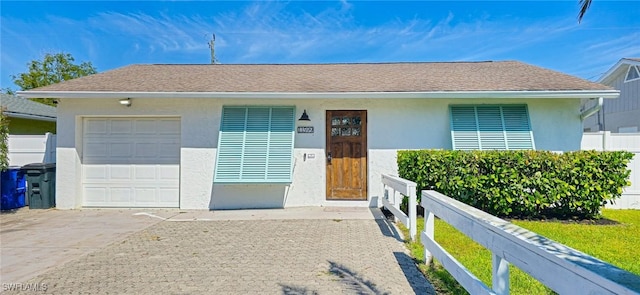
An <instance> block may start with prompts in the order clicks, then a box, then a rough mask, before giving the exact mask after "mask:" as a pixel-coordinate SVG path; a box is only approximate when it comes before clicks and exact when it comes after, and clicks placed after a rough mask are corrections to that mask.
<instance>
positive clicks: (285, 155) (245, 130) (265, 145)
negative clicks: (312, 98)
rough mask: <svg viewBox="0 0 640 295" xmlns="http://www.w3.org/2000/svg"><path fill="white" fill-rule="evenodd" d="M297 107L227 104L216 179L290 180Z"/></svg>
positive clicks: (249, 181)
mask: <svg viewBox="0 0 640 295" xmlns="http://www.w3.org/2000/svg"><path fill="white" fill-rule="evenodd" d="M294 116H295V109H294V108H293V107H224V108H223V109H222V122H221V125H220V135H219V138H218V156H217V158H216V168H215V169H216V170H215V175H214V182H221V183H290V182H291V172H292V163H293V139H294V135H295V134H294V124H295V121H294Z"/></svg>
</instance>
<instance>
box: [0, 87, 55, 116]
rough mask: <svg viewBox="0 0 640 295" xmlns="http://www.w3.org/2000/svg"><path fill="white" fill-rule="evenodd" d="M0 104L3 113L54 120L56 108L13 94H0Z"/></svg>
mask: <svg viewBox="0 0 640 295" xmlns="http://www.w3.org/2000/svg"><path fill="white" fill-rule="evenodd" d="M0 105H1V106H2V109H3V110H4V113H5V115H7V116H8V117H13V118H23V119H31V120H39V121H49V122H55V121H56V116H57V115H56V113H57V111H56V108H55V107H52V106H48V105H46V104H42V103H39V102H35V101H31V100H28V99H26V98H22V97H17V96H14V95H8V94H1V97H0Z"/></svg>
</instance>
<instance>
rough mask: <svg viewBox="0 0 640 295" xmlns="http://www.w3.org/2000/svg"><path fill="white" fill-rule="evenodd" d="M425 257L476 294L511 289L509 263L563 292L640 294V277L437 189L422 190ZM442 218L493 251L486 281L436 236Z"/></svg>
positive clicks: (504, 294)
mask: <svg viewBox="0 0 640 295" xmlns="http://www.w3.org/2000/svg"><path fill="white" fill-rule="evenodd" d="M421 205H422V207H424V224H425V226H424V231H423V232H422V233H421V235H420V239H421V241H422V244H423V245H424V249H425V256H424V257H425V262H426V263H429V262H430V261H431V259H432V258H436V259H437V260H438V261H439V262H440V263H441V264H442V266H443V267H444V268H445V269H446V270H447V271H448V272H449V273H450V274H451V275H452V276H453V277H454V278H455V279H456V280H457V281H458V282H459V283H460V285H462V287H464V288H465V289H466V290H467V291H468V292H469V293H470V294H472V295H476V294H499V295H507V294H509V264H512V265H513V266H515V267H517V268H519V269H521V270H522V271H524V272H526V273H528V274H529V275H531V276H532V277H534V278H535V279H537V280H538V281H540V282H541V283H543V284H544V285H545V286H547V287H549V288H551V289H552V290H553V291H555V292H557V293H558V294H611V295H613V294H629V295H631V294H640V277H638V276H637V275H635V274H633V273H630V272H627V271H625V270H622V269H620V268H617V267H615V266H613V265H611V264H609V263H606V262H604V261H602V260H599V259H597V258H594V257H592V256H589V255H587V254H585V253H582V252H580V251H578V250H575V249H572V248H569V247H567V246H565V245H563V244H559V243H556V242H554V241H552V240H549V239H547V238H545V237H543V236H540V235H538V234H536V233H534V232H531V231H529V230H526V229H524V228H521V227H519V226H516V225H514V224H512V223H510V222H507V221H505V220H503V219H500V218H498V217H495V216H493V215H490V214H488V213H486V212H483V211H480V210H478V209H476V208H473V207H471V206H469V205H466V204H463V203H461V202H459V201H457V200H454V199H452V198H450V197H447V196H445V195H443V194H441V193H438V192H436V191H432V190H424V191H422V201H421ZM436 216H437V217H439V218H440V219H441V220H443V221H444V222H446V223H448V224H450V225H452V226H453V227H455V228H456V229H458V230H459V231H460V232H462V233H463V234H465V235H467V236H468V237H470V238H471V239H473V240H474V241H476V242H478V244H480V245H482V246H484V247H485V248H487V249H488V250H490V251H491V253H492V255H491V256H492V269H493V271H492V284H491V287H489V286H487V285H486V284H484V283H483V282H482V281H481V280H479V279H478V278H477V277H476V276H475V275H474V274H473V273H471V272H470V271H469V270H468V269H467V268H466V267H465V266H464V265H462V264H461V263H460V262H458V260H456V258H455V257H453V256H452V255H451V254H449V252H447V250H446V249H444V248H443V247H442V246H441V245H440V244H438V242H437V241H436V239H435V236H434V218H435V217H436Z"/></svg>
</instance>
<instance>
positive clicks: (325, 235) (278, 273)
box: [8, 219, 432, 294]
mask: <svg viewBox="0 0 640 295" xmlns="http://www.w3.org/2000/svg"><path fill="white" fill-rule="evenodd" d="M406 253H407V252H406V249H405V248H404V246H403V244H402V242H401V241H400V240H399V239H398V237H397V233H395V229H394V227H393V226H390V225H389V223H387V221H386V220H384V219H375V220H374V219H366V220H349V219H306V220H296V219H281V220H217V221H161V222H158V223H156V224H154V225H151V226H150V227H147V228H146V229H143V230H141V231H139V232H136V233H134V234H132V235H130V236H128V237H127V238H126V239H124V240H120V241H116V242H114V243H112V244H110V245H108V246H106V247H105V248H102V249H100V250H97V251H95V252H92V253H90V254H88V255H85V256H82V257H79V258H78V259H76V260H73V261H70V262H67V263H66V264H64V265H61V266H59V267H57V268H53V269H51V270H49V271H48V272H46V273H44V274H41V275H38V276H36V277H34V278H32V279H30V280H28V281H27V282H23V283H24V285H27V286H31V287H32V286H46V291H45V292H39V293H51V294H80V293H82V294H108V293H111V294H413V293H420V294H428V293H431V292H432V291H431V288H430V285H429V283H428V282H427V281H426V280H425V279H424V277H423V276H422V275H421V274H420V272H419V271H418V270H417V269H416V267H415V265H414V263H413V261H412V260H411V258H410V257H409V256H408V255H407V254H406ZM38 284H39V285H38ZM41 289H42V288H41ZM8 293H14V292H8ZM16 293H18V292H16Z"/></svg>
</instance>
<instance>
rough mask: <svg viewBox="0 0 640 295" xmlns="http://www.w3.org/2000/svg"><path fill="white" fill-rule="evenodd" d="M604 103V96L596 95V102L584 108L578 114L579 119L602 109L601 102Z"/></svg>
mask: <svg viewBox="0 0 640 295" xmlns="http://www.w3.org/2000/svg"><path fill="white" fill-rule="evenodd" d="M603 103H604V98H602V97H598V104H597V105H595V106H592V107H590V108H589V109H586V110H584V111H583V112H582V113H581V114H580V120H582V121H584V119H586V118H588V117H590V116H591V115H593V114H595V113H597V112H598V111H599V110H601V109H602V104H603Z"/></svg>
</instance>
